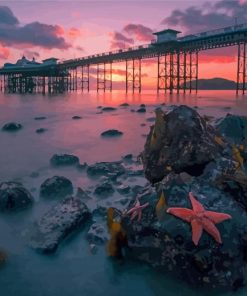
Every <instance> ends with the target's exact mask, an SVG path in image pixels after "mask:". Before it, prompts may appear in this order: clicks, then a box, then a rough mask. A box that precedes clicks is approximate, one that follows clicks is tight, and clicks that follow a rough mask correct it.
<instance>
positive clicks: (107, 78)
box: [97, 63, 112, 92]
mask: <svg viewBox="0 0 247 296" xmlns="http://www.w3.org/2000/svg"><path fill="white" fill-rule="evenodd" d="M100 90H103V91H104V92H105V91H106V90H109V91H112V63H109V64H106V63H103V67H101V64H97V92H99V91H100Z"/></svg>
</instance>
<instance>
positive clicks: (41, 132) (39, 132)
mask: <svg viewBox="0 0 247 296" xmlns="http://www.w3.org/2000/svg"><path fill="white" fill-rule="evenodd" d="M46 131H47V129H46V128H38V129H36V133H37V134H43V133H44V132H46Z"/></svg>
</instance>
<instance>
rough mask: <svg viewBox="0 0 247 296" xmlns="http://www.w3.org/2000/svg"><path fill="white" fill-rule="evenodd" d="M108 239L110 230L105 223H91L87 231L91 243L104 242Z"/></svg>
mask: <svg viewBox="0 0 247 296" xmlns="http://www.w3.org/2000/svg"><path fill="white" fill-rule="evenodd" d="M108 239H109V235H108V232H107V230H106V228H105V227H104V226H103V225H101V224H99V223H94V224H92V225H91V227H90V229H89V231H88V233H87V240H88V241H89V242H90V243H91V244H92V243H93V244H104V243H105V242H106V241H107V240H108Z"/></svg>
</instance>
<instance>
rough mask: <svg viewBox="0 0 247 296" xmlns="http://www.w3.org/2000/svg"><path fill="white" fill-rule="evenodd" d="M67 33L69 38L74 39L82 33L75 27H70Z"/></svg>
mask: <svg viewBox="0 0 247 296" xmlns="http://www.w3.org/2000/svg"><path fill="white" fill-rule="evenodd" d="M67 34H68V36H69V38H71V39H76V38H78V37H81V36H82V35H83V34H82V32H81V31H80V30H79V29H77V28H70V29H69V30H68V33H67Z"/></svg>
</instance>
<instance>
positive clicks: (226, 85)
mask: <svg viewBox="0 0 247 296" xmlns="http://www.w3.org/2000/svg"><path fill="white" fill-rule="evenodd" d="M186 85H187V87H189V83H186ZM236 85H237V83H236V82H235V81H233V80H228V79H224V78H220V77H215V78H211V79H198V89H204V90H210V89H212V90H231V89H234V90H235V89H236ZM195 87H196V82H195V80H193V81H192V88H195Z"/></svg>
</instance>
